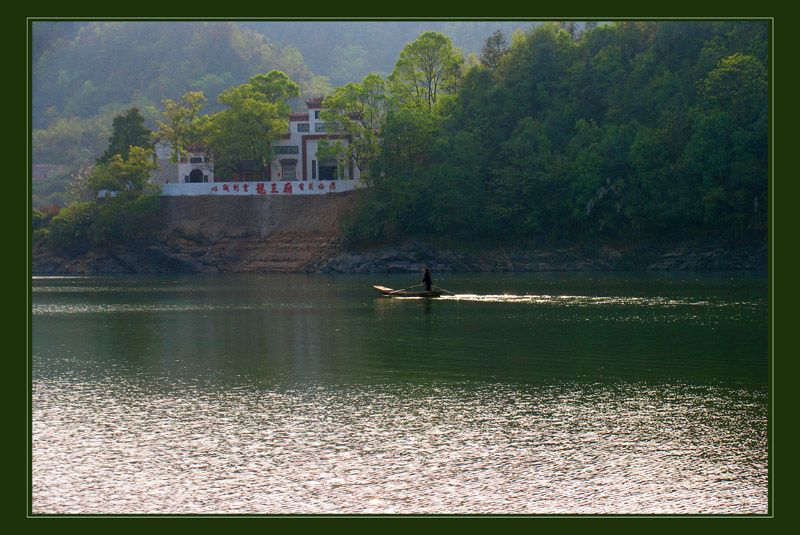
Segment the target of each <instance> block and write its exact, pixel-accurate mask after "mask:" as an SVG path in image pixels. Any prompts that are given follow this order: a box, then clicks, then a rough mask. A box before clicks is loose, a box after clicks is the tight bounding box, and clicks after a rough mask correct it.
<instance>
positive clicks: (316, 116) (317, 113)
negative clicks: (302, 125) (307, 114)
mask: <svg viewBox="0 0 800 535" xmlns="http://www.w3.org/2000/svg"><path fill="white" fill-rule="evenodd" d="M314 119H319V110H316V111H315V112H314Z"/></svg>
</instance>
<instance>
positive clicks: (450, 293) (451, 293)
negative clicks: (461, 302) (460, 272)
mask: <svg viewBox="0 0 800 535" xmlns="http://www.w3.org/2000/svg"><path fill="white" fill-rule="evenodd" d="M434 288H436V289H437V290H441V291H443V292H444V293H446V294H447V295H456V294H454V293H453V292H448V291H447V290H445V289H444V288H439V287H438V286H434Z"/></svg>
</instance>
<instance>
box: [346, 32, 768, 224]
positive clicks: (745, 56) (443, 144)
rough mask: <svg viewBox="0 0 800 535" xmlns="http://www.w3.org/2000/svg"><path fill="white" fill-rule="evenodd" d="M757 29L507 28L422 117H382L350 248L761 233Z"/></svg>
mask: <svg viewBox="0 0 800 535" xmlns="http://www.w3.org/2000/svg"><path fill="white" fill-rule="evenodd" d="M766 30H767V23H766V22H760V21H751V22H702V21H697V22H617V23H613V24H602V25H593V24H592V25H584V26H582V27H581V26H580V25H575V27H572V26H570V25H568V24H563V25H559V24H556V23H547V24H541V25H537V26H536V27H534V28H532V29H531V30H529V31H527V32H515V33H514V34H513V35H512V36H511V44H510V45H509V46H508V47H507V49H506V51H505V53H503V54H501V55H499V57H498V59H497V60H496V61H490V60H489V56H488V55H487V56H486V61H484V62H483V63H482V64H481V65H477V66H473V67H471V68H470V69H469V70H468V71H467V72H465V73H464V75H463V77H462V78H461V79H460V81H459V83H458V88H457V90H456V91H453V92H452V94H450V95H448V96H447V97H446V98H442V99H441V102H440V103H439V104H438V105H437V106H435V107H434V109H433V111H434V113H433V114H427V115H428V117H429V120H425V119H424V117H423V115H421V114H419V113H413V112H412V111H411V108H408V107H406V108H400V109H397V110H393V111H391V112H390V113H389V114H387V117H386V121H385V123H384V127H383V130H382V150H381V153H380V155H379V156H378V158H377V165H376V169H378V170H380V172H381V175H380V177H379V178H376V179H375V182H376V187H375V188H374V191H373V192H372V193H371V197H370V199H369V200H368V201H367V203H366V204H365V208H364V210H363V211H362V214H363V215H362V216H361V217H362V220H361V221H360V222H359V219H358V217H355V218H353V219H352V220H351V221H350V225H349V227H348V228H349V230H350V231H351V233H352V236H354V237H357V236H362V237H363V238H365V239H379V237H380V236H389V235H391V234H392V233H395V234H397V233H401V234H402V233H404V232H405V233H418V234H428V235H449V236H455V235H458V236H462V237H471V238H472V239H479V240H484V239H490V237H491V238H492V239H495V238H497V237H498V236H502V237H505V238H506V239H509V240H519V239H525V238H529V237H533V236H555V237H559V236H560V237H566V236H570V237H575V236H581V235H585V236H589V235H595V234H599V235H607V236H617V237H622V236H629V235H634V234H644V233H647V234H648V235H658V233H671V232H674V231H676V230H683V231H691V232H707V231H715V230H726V231H730V230H740V231H744V230H747V229H764V228H766V224H767V184H768V174H767V173H768V138H767V134H768V115H767V113H768V92H767V87H768V81H767V64H766V62H767V61H768V57H767V52H766V50H767V49H766V48H765V45H766V39H767V31H766ZM493 37H494V36H493ZM487 46H488V41H487ZM398 63H400V62H398ZM395 80H396V78H395ZM409 87H413V86H412V85H410V84H409V85H407V86H406V87H405V88H403V87H401V88H400V89H401V90H403V89H405V90H406V92H407V93H409V91H408V88H409ZM392 89H393V90H394V86H393V87H392ZM410 100H413V99H408V98H407V99H405V101H406V102H408V101H410ZM425 108H426V107H425V106H423V107H422V109H425ZM462 147H463V148H465V149H466V150H459V149H460V148H462ZM465 162H466V164H465ZM458 206H463V207H466V210H468V211H469V213H470V217H468V218H464V217H458V214H457V213H456V212H458V209H457V208H454V207H458ZM462 211H463V210H462Z"/></svg>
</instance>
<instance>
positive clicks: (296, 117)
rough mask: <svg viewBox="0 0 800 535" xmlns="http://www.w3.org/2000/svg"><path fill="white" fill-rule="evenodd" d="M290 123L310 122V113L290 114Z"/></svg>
mask: <svg viewBox="0 0 800 535" xmlns="http://www.w3.org/2000/svg"><path fill="white" fill-rule="evenodd" d="M289 120H290V121H308V113H290V114H289Z"/></svg>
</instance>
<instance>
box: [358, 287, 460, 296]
mask: <svg viewBox="0 0 800 535" xmlns="http://www.w3.org/2000/svg"><path fill="white" fill-rule="evenodd" d="M373 288H375V289H376V290H378V291H379V292H380V293H381V294H382V295H385V296H386V297H440V296H441V295H442V294H444V293H445V292H444V290H439V289H436V290H431V291H427V290H421V291H413V290H410V289H408V290H393V289H391V288H387V287H386V286H373Z"/></svg>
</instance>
